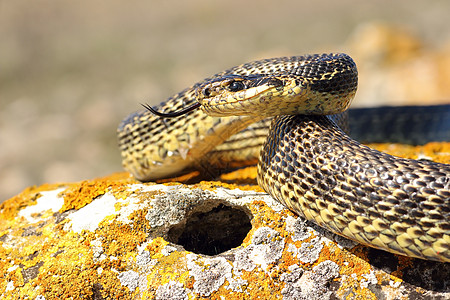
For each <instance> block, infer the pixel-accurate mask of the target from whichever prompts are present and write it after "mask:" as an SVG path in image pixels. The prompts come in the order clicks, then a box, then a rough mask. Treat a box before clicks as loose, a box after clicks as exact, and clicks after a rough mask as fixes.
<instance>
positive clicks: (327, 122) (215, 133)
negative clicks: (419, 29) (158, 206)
mask: <svg viewBox="0 0 450 300" xmlns="http://www.w3.org/2000/svg"><path fill="white" fill-rule="evenodd" d="M356 88H357V70H356V65H355V63H354V62H353V60H352V59H351V58H350V57H349V56H348V55H345V54H320V55H306V56H295V57H283V58H274V59H265V60H260V61H255V62H251V63H247V64H243V65H240V66H237V67H234V68H231V69H229V70H227V71H224V72H222V73H218V74H216V75H214V76H212V77H210V78H207V79H205V80H204V81H202V82H200V83H197V84H195V85H193V86H192V87H190V88H188V89H186V90H184V91H182V92H181V93H179V94H177V95H175V96H173V97H171V98H169V99H168V100H167V101H166V102H165V103H162V104H161V106H160V108H159V110H160V111H161V110H162V111H163V112H165V113H170V112H175V111H179V110H181V109H183V108H185V107H187V106H191V105H192V104H193V103H195V102H196V100H198V101H199V102H200V103H201V104H202V106H201V110H200V109H199V110H195V111H191V112H189V113H187V114H186V115H183V116H181V117H174V118H161V117H157V116H154V115H152V114H151V112H148V111H145V112H139V113H136V114H133V115H131V116H130V117H128V118H127V119H126V120H124V121H123V122H122V124H121V125H120V126H119V129H118V136H119V145H120V149H121V153H122V157H123V165H124V167H125V169H126V170H128V171H130V172H131V173H132V174H133V175H134V176H135V177H136V178H138V179H140V180H152V179H156V178H160V177H164V176H170V175H174V174H176V173H177V172H178V171H180V170H182V169H184V168H186V167H187V166H189V165H192V164H193V163H195V161H200V160H202V159H205V158H209V157H212V156H216V157H217V155H218V156H219V157H220V155H221V154H223V156H222V157H223V159H226V157H230V158H231V159H239V153H240V150H244V151H242V153H246V154H245V158H243V159H244V160H245V159H248V158H249V157H252V156H253V157H254V156H255V155H257V153H258V152H259V151H260V149H261V148H260V146H259V145H261V144H262V143H263V139H264V138H263V134H262V133H263V132H264V131H265V130H267V129H265V128H266V125H264V124H267V122H268V121H267V119H265V118H266V117H273V116H276V115H279V116H276V117H275V118H274V120H273V121H272V125H271V128H270V133H269V137H268V138H267V140H266V142H265V144H264V147H263V148H262V150H261V157H260V161H259V165H258V183H259V184H260V185H261V187H263V188H264V190H265V191H266V192H268V193H269V194H271V195H272V196H273V197H274V198H275V199H277V200H278V201H279V202H281V203H283V204H284V205H286V206H287V207H289V208H290V209H291V210H293V211H294V212H296V213H298V214H299V215H301V216H304V217H305V218H307V219H309V220H313V221H315V222H316V223H317V224H319V225H320V226H323V227H325V228H327V229H329V230H331V231H333V232H335V233H337V234H340V235H342V236H345V237H347V238H350V239H352V240H355V241H357V242H360V243H363V244H366V245H368V246H371V247H374V248H379V249H383V250H386V251H389V252H393V253H397V254H402V255H406V256H411V257H417V258H422V259H429V260H436V261H443V262H450V165H446V164H438V163H433V162H424V161H416V160H407V159H400V158H397V157H394V156H391V155H388V154H384V153H381V152H378V151H375V150H372V149H370V148H368V147H366V146H363V145H361V144H359V143H358V142H356V141H354V140H352V139H351V138H349V137H348V136H347V135H346V134H345V133H344V132H343V131H342V130H341V129H340V128H339V127H337V125H336V123H335V122H334V121H332V120H331V119H332V117H328V116H324V115H326V114H335V113H340V112H342V111H344V110H346V109H347V108H348V106H349V105H350V102H351V100H352V99H353V97H354V95H355V93H356ZM208 114H210V115H212V116H213V117H211V116H208ZM303 114H312V115H309V116H306V115H303ZM218 116H232V117H227V118H220V117H218ZM264 119H265V120H264ZM261 120H263V121H261ZM259 121H261V123H259V124H261V125H260V126H259V125H258V124H256V126H255V125H254V126H255V128H257V130H254V132H258V133H257V134H254V135H255V140H254V141H253V140H252V141H250V138H249V134H250V135H251V132H249V131H248V129H247V131H246V130H245V128H246V127H247V126H249V125H250V124H252V123H254V122H259ZM242 130H244V131H242ZM238 132H239V133H238ZM236 133H238V134H237V135H235V136H233V135H234V134H236ZM207 153H209V154H208V155H207ZM249 153H250V154H249ZM252 153H253V154H252ZM255 153H256V154H255Z"/></svg>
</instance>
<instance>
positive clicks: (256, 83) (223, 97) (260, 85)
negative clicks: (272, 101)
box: [196, 74, 289, 116]
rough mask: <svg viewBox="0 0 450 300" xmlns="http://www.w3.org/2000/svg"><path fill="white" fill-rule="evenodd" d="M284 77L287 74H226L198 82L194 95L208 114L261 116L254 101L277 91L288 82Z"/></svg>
mask: <svg viewBox="0 0 450 300" xmlns="http://www.w3.org/2000/svg"><path fill="white" fill-rule="evenodd" d="M285 79H288V77H287V76H273V75H266V74H254V75H226V76H222V77H219V78H215V79H214V80H211V81H208V82H206V83H204V84H201V85H199V86H198V87H197V89H196V97H197V101H198V102H199V103H200V104H201V107H200V108H201V109H202V110H203V111H204V112H205V113H207V114H208V115H210V116H228V115H254V114H255V113H257V114H258V115H261V114H263V115H264V113H263V112H261V111H260V109H258V108H256V109H255V103H254V102H255V101H259V100H261V99H264V97H266V96H267V95H269V96H272V95H274V94H278V93H279V92H280V91H282V90H283V89H284V87H285V85H286V84H287V83H288V82H289V80H285ZM246 107H249V109H247V108H246Z"/></svg>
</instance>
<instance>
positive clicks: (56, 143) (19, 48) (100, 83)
mask: <svg viewBox="0 0 450 300" xmlns="http://www.w3.org/2000/svg"><path fill="white" fill-rule="evenodd" d="M449 13H450V1H447V0H432V1H430V0H422V1H416V0H414V1H413V0H397V1H391V0H379V1H376V2H375V1H371V2H369V1H358V0H341V1H335V0H323V1H286V0H280V1H269V0H259V1H240V0H239V1H238V0H229V1H209V0H190V1H174V0H165V1H139V2H138V1H133V2H128V1H118V0H110V1H107V2H106V1H86V0H79V1H55V0H53V1H51V0H36V1H24V0H17V1H0V41H1V42H0V200H4V199H7V198H9V197H11V196H13V195H15V194H17V193H19V192H20V191H21V190H22V189H24V188H26V187H27V186H30V185H39V184H41V183H44V182H52V183H53V182H65V181H78V180H84V179H91V178H93V177H98V176H104V175H108V174H110V173H112V172H116V171H122V167H121V160H120V153H119V151H118V148H117V142H116V128H117V126H118V124H119V123H120V121H121V120H122V119H123V118H125V117H126V116H127V114H129V113H131V112H133V111H135V110H139V109H141V107H140V105H139V103H143V102H146V103H150V104H157V103H159V102H161V101H163V100H164V99H165V98H167V97H168V96H170V95H171V94H173V93H176V92H178V91H180V90H182V89H184V88H185V87H187V86H189V85H191V84H193V83H195V82H197V81H200V80H202V79H203V78H204V77H207V76H209V75H212V74H214V73H216V72H219V71H222V70H224V69H226V68H228V67H232V66H234V65H237V64H241V63H244V62H247V61H251V60H255V59H260V58H266V57H273V56H285V55H298V54H305V53H310V52H331V51H343V52H346V53H348V54H350V55H351V56H352V57H353V58H354V59H355V60H356V61H357V64H358V67H359V70H360V88H359V91H358V93H357V96H356V99H355V101H354V106H378V105H404V104H417V103H420V104H429V103H450V23H449V21H448V16H449Z"/></svg>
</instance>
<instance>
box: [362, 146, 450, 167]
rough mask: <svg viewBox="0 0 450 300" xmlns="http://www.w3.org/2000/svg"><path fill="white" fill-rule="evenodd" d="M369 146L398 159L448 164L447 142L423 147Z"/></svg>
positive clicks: (449, 157)
mask: <svg viewBox="0 0 450 300" xmlns="http://www.w3.org/2000/svg"><path fill="white" fill-rule="evenodd" d="M369 146H370V147H371V148H374V149H377V150H379V151H383V152H386V153H389V154H391V155H395V156H399V157H404V158H411V159H419V158H426V159H430V160H432V161H435V162H440V163H446V164H448V163H450V143H447V142H432V143H428V144H425V145H423V146H411V145H403V144H387V143H386V144H383V143H381V144H370V145H369Z"/></svg>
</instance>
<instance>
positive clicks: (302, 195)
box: [258, 115, 450, 262]
mask: <svg viewBox="0 0 450 300" xmlns="http://www.w3.org/2000/svg"><path fill="white" fill-rule="evenodd" d="M258 183H259V184H260V185H261V187H262V188H263V189H264V190H265V191H267V192H268V193H269V194H271V195H272V196H273V197H274V198H276V199H277V200H278V201H280V202H281V203H283V204H284V205H286V206H287V207H289V209H291V210H293V211H295V212H297V213H298V214H299V215H301V216H303V217H305V218H306V219H308V220H313V221H315V222H316V223H317V224H318V225H320V226H322V227H325V228H327V229H329V230H331V231H333V232H335V233H337V234H340V235H342V236H345V237H347V238H350V239H352V240H354V241H357V242H360V243H363V244H365V245H368V246H371V247H374V248H378V249H383V250H387V251H389V252H393V253H397V254H402V255H406V256H411V257H418V258H422V259H430V260H437V261H444V262H448V261H450V250H449V245H450V222H449V217H450V203H449V201H450V190H449V185H450V165H445V164H438V163H433V162H428V161H416V160H409V159H401V158H397V157H394V156H391V155H388V154H386V153H382V152H379V151H376V150H373V149H370V148H368V147H366V146H364V145H361V144H359V143H358V142H356V141H354V140H352V139H351V138H349V137H348V136H347V135H346V134H344V133H343V132H342V131H341V130H340V129H339V128H337V127H336V125H335V124H334V123H333V122H331V121H330V120H329V119H328V118H327V117H326V116H302V115H298V116H279V117H276V118H275V119H274V120H273V123H272V126H271V130H270V133H269V136H268V139H267V141H266V143H265V145H264V148H263V150H262V151H261V159H260V163H259V165H258Z"/></svg>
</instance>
